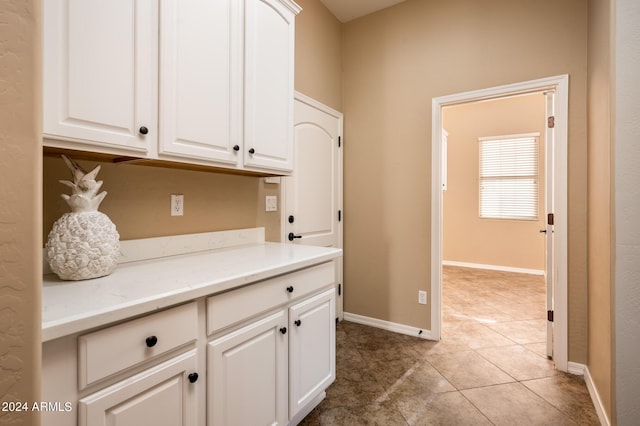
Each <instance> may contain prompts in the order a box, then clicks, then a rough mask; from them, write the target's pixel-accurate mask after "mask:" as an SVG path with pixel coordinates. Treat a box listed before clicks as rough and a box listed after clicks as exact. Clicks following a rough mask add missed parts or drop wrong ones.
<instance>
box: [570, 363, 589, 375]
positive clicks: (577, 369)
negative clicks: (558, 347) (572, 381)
mask: <svg viewBox="0 0 640 426" xmlns="http://www.w3.org/2000/svg"><path fill="white" fill-rule="evenodd" d="M586 368H587V366H586V365H584V364H579V363H577V362H571V361H569V362H568V363H567V373H570V374H575V375H577V376H582V375H584V370H585V369H586Z"/></svg>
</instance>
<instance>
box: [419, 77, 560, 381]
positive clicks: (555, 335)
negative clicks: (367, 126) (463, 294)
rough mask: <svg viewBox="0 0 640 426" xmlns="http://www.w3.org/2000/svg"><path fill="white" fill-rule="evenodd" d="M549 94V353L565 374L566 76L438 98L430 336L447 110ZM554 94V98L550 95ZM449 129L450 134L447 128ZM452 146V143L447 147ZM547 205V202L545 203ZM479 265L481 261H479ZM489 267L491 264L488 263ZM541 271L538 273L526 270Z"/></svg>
mask: <svg viewBox="0 0 640 426" xmlns="http://www.w3.org/2000/svg"><path fill="white" fill-rule="evenodd" d="M542 92H546V94H547V96H546V106H547V111H548V115H549V116H550V117H554V118H551V119H549V125H548V126H547V128H546V129H544V130H543V131H544V132H545V135H544V136H545V137H544V138H541V140H543V139H546V144H545V145H546V148H547V151H548V152H546V161H545V162H544V166H545V168H546V169H547V170H546V176H547V177H548V179H547V182H549V184H548V185H546V189H547V190H548V191H545V193H547V194H549V196H548V197H547V199H546V200H543V201H542V202H543V203H544V204H545V205H546V207H545V213H544V215H543V216H544V218H545V220H547V214H548V213H551V214H553V216H552V217H549V218H548V219H549V221H548V223H544V229H543V230H542V231H543V232H546V233H547V236H546V239H545V240H546V242H545V244H546V247H547V250H546V251H547V254H548V257H547V258H546V259H545V265H544V270H545V274H546V278H547V281H548V282H549V283H550V284H552V285H550V286H549V287H548V290H547V298H548V300H547V306H548V307H550V308H548V309H549V310H550V311H552V313H551V314H550V315H549V320H551V319H552V320H553V322H551V321H549V322H548V332H547V333H548V334H549V337H552V339H549V345H548V351H547V352H548V354H551V353H553V359H554V362H555V365H556V368H557V369H558V370H561V371H567V368H568V360H567V357H568V354H567V118H568V117H567V116H568V76H566V75H564V76H557V77H550V78H545V79H540V80H533V81H528V82H523V83H516V84H511V85H506V86H499V87H494V88H489V89H483V90H479V91H473V92H465V93H460V94H455V95H449V96H444V97H439V98H434V99H433V102H432V107H433V108H432V111H433V116H432V215H431V230H432V238H431V241H432V247H431V271H432V272H431V274H432V276H431V283H432V284H431V294H432V297H431V303H432V306H431V337H432V338H433V339H435V340H440V338H441V334H442V279H443V266H442V265H443V260H448V259H443V204H444V203H443V184H447V185H449V186H450V185H451V181H450V180H449V181H448V182H447V180H446V179H445V177H443V170H444V169H445V164H446V163H445V162H444V161H443V160H444V156H445V155H446V143H444V144H443V142H444V141H443V109H444V108H447V107H451V106H455V105H462V104H468V103H472V102H478V101H488V100H496V99H500V98H509V97H516V96H520V95H527V94H533V93H542ZM549 94H551V95H549ZM447 130H449V129H447ZM450 146H451V145H450V144H449V147H450ZM545 201H546V202H545ZM478 263H480V262H478ZM487 263H489V262H487ZM527 269H537V268H527Z"/></svg>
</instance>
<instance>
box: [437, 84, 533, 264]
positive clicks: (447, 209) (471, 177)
mask: <svg viewBox="0 0 640 426" xmlns="http://www.w3.org/2000/svg"><path fill="white" fill-rule="evenodd" d="M545 103H546V100H545V96H544V95H543V94H542V93H538V94H533V95H528V96H518V97H512V98H507V99H500V100H493V101H486V102H475V103H468V104H463V105H456V106H452V107H448V108H445V109H444V111H443V117H442V121H443V125H444V128H445V129H446V131H447V132H448V134H449V138H448V162H447V163H448V173H447V175H448V188H447V190H446V191H444V193H443V200H444V207H443V246H442V249H443V259H444V260H446V261H455V262H465V263H476V264H483V265H495V266H505V267H511V268H523V269H533V270H538V271H542V270H544V268H545V244H544V243H545V239H544V236H543V234H540V232H539V230H540V229H543V228H544V226H545V225H544V222H545V220H544V218H545V209H544V194H545V192H544V189H545V181H544V176H545V175H544V145H545V123H546V119H545ZM522 133H538V134H539V135H540V136H539V138H538V144H539V145H538V146H539V153H538V165H539V176H540V178H539V180H538V185H539V199H538V201H539V209H538V220H533V221H531V220H499V219H481V218H480V217H479V213H478V212H479V210H480V197H479V192H478V191H479V188H478V176H479V150H478V146H479V145H478V138H480V137H487V136H501V135H516V134H522Z"/></svg>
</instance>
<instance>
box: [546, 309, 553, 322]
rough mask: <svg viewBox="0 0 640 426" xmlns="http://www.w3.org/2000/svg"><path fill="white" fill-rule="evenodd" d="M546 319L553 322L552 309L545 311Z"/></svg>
mask: <svg viewBox="0 0 640 426" xmlns="http://www.w3.org/2000/svg"><path fill="white" fill-rule="evenodd" d="M547 321H549V322H553V311H547Z"/></svg>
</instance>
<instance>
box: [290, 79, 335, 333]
mask: <svg viewBox="0 0 640 426" xmlns="http://www.w3.org/2000/svg"><path fill="white" fill-rule="evenodd" d="M294 100H295V101H299V102H302V103H305V104H307V105H309V106H311V107H313V108H315V109H317V110H320V111H322V112H324V113H326V114H328V115H331V116H332V117H335V118H336V119H337V120H338V122H339V124H338V127H339V128H338V136H339V137H340V138H341V139H343V138H342V133H343V124H344V116H343V114H342V113H341V112H339V111H336V110H335V109H333V108H331V107H329V106H327V105H325V104H323V103H321V102H319V101H317V100H315V99H313V98H311V97H309V96H307V95H304V94H302V93H300V92H298V91H295V92H294ZM294 126H295V105H294ZM343 147H344V141H343V140H342V141H341V143H340V147H339V148H336V149H337V150H338V152H337V162H338V164H337V166H338V182H337V185H338V188H337V194H338V203H337V204H338V205H337V208H338V210H340V211H341V216H342V217H341V220H340V221H338V224H337V231H338V247H339V248H340V249H343V247H344V233H343V223H344V203H343V182H344V181H343V157H344V156H343V150H342V148H343ZM293 155H294V156H295V132H294V153H293ZM293 161H294V167H295V157H294V160H293ZM295 172H296V171H295V168H294V170H293V173H295ZM287 180H288V179H287V177H286V176H285V177H284V178H283V179H282V180H281V185H280V205H281V206H282V207H281V208H280V242H282V243H286V241H287V232H286V231H287V212H286V209H285V206H286V205H287V204H286V194H287V191H286V188H287ZM336 264H337V268H338V283H337V284H341V289H340V290H341V291H340V294H337V293H336V300H337V303H336V316H337V317H338V318H339V319H340V320H341V321H342V319H343V318H344V303H343V296H344V261H343V258H342V257H339V258H337V259H336Z"/></svg>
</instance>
